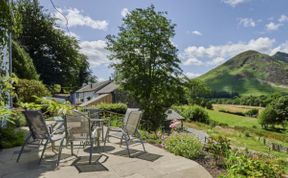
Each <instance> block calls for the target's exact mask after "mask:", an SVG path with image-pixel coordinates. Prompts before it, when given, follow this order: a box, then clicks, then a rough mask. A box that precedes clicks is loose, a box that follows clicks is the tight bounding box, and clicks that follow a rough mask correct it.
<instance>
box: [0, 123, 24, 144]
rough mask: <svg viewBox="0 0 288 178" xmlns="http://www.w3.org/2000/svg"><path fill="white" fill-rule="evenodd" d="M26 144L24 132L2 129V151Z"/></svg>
mask: <svg viewBox="0 0 288 178" xmlns="http://www.w3.org/2000/svg"><path fill="white" fill-rule="evenodd" d="M23 143H24V132H22V131H16V130H15V129H14V128H10V127H9V128H0V149H3V148H11V147H15V146H20V145H22V144H23Z"/></svg>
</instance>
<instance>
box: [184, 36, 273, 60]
mask: <svg viewBox="0 0 288 178" xmlns="http://www.w3.org/2000/svg"><path fill="white" fill-rule="evenodd" d="M274 43H275V40H274V39H271V38H268V37H260V38H257V39H252V40H250V41H248V42H237V43H228V44H225V45H218V46H213V45H211V46H208V47H204V46H190V47H187V48H186V49H185V50H184V53H183V54H181V58H182V60H183V61H184V62H183V64H184V65H195V64H198V65H199V64H200V63H201V64H203V65H213V66H215V65H219V64H221V63H223V62H225V61H226V60H227V59H229V58H231V57H233V56H235V55H237V54H239V53H241V52H244V51H247V50H256V51H259V52H263V53H267V54H270V53H271V51H272V50H273V44H274ZM191 59H193V60H191ZM195 59H197V62H195V61H196V60H195ZM199 61H200V62H199ZM193 62H194V63H193Z"/></svg>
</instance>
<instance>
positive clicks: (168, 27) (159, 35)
mask: <svg viewBox="0 0 288 178" xmlns="http://www.w3.org/2000/svg"><path fill="white" fill-rule="evenodd" d="M166 14H167V13H165V12H156V11H155V7H154V6H153V5H152V6H150V7H148V8H146V9H135V10H133V11H132V12H131V13H130V14H128V15H127V16H126V17H124V18H123V24H122V25H121V26H120V27H119V30H120V32H119V33H118V35H117V36H113V35H108V36H107V49H108V50H109V51H110V52H111V55H110V56H109V57H110V59H111V60H114V63H113V65H112V66H113V67H114V68H115V70H116V79H117V81H118V82H119V83H120V85H121V86H122V87H123V89H124V90H125V91H127V92H128V93H129V94H130V95H131V96H132V97H133V98H134V99H135V100H136V102H137V103H138V104H139V105H140V107H141V108H142V109H143V110H144V111H145V112H144V116H143V119H144V122H143V124H144V125H143V126H144V127H146V128H147V129H151V130H156V129H157V128H158V127H159V126H160V125H161V123H162V121H163V120H164V118H165V115H164V111H165V110H166V109H167V108H168V107H170V106H171V105H172V104H174V103H175V102H176V101H177V100H178V99H179V97H180V96H179V93H181V88H182V87H181V86H180V82H181V81H180V79H179V76H180V74H181V73H182V71H181V69H180V67H179V63H180V60H179V59H178V57H177V49H176V47H175V46H174V45H173V43H172V42H171V39H172V38H173V36H174V35H175V30H174V28H175V25H174V24H171V21H170V20H168V19H167V18H166V16H165V15H166Z"/></svg>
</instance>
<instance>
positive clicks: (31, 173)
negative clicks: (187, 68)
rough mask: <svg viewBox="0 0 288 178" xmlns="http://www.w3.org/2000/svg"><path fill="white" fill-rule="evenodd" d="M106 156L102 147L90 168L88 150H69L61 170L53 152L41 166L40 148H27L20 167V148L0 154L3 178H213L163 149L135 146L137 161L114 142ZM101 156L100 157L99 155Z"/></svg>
mask: <svg viewBox="0 0 288 178" xmlns="http://www.w3.org/2000/svg"><path fill="white" fill-rule="evenodd" d="M111 141H112V142H113V143H110V144H109V143H108V144H107V146H106V147H105V150H106V151H105V152H103V147H100V148H98V150H97V149H95V150H94V154H93V161H94V163H93V164H92V165H88V164H87V160H88V155H89V153H88V149H86V150H85V149H84V150H83V149H82V147H81V148H79V149H78V148H74V154H77V155H78V158H76V157H75V156H71V155H70V151H69V149H66V148H64V149H63V152H62V158H61V161H60V166H59V167H55V160H56V157H54V153H53V152H52V149H51V148H48V150H47V151H46V153H45V157H44V160H43V161H42V163H41V164H38V161H39V156H40V155H39V154H40V151H39V148H37V147H34V148H33V146H29V147H26V149H25V152H24V153H23V154H22V157H21V159H20V162H19V163H16V158H17V154H18V151H19V150H20V147H17V148H12V149H5V150H2V151H0V177H1V178H18V177H19V178H36V177H37V178H38V177H41V178H44V177H46V178H50V177H51V178H74V177H75V178H76V177H81V178H89V177H91V178H92V177H93V178H95V177H97V178H102V177H103V178H104V177H105V178H118V177H125V178H132V177H133V178H143V177H151V178H153V177H155V178H156V177H157V178H160V177H165V178H169V177H171V178H178V177H182V178H186V177H187V178H193V177H195V178H210V177H211V175H210V174H209V173H208V172H207V171H206V170H205V169H204V168H203V167H202V166H201V165H199V164H198V163H196V162H194V161H192V160H189V159H186V158H183V157H180V156H175V155H173V154H171V153H169V152H167V151H165V150H164V149H161V148H158V147H155V146H153V145H150V144H147V143H145V146H146V150H147V153H144V152H141V151H139V150H141V145H136V144H135V145H132V146H131V149H133V150H135V153H134V157H133V158H129V157H127V153H126V150H125V149H124V147H122V148H121V147H120V146H119V145H118V144H116V142H117V140H111ZM99 152H100V154H99ZM96 160H98V161H96Z"/></svg>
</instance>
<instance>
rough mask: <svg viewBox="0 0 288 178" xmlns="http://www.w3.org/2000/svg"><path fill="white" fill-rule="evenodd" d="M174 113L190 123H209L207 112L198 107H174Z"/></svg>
mask: <svg viewBox="0 0 288 178" xmlns="http://www.w3.org/2000/svg"><path fill="white" fill-rule="evenodd" d="M173 108H174V109H175V110H176V111H178V112H179V113H180V114H181V115H182V116H183V117H184V118H185V119H188V120H190V121H198V122H203V123H208V122H209V116H208V113H207V111H205V109H204V108H202V107H200V106H196V105H193V106H190V105H185V106H175V107H173Z"/></svg>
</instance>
